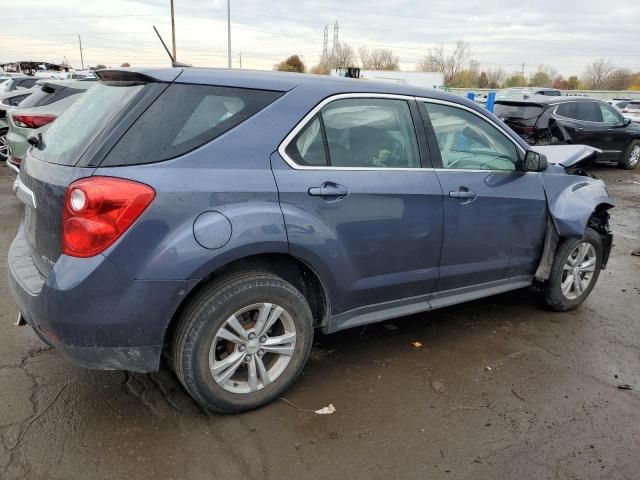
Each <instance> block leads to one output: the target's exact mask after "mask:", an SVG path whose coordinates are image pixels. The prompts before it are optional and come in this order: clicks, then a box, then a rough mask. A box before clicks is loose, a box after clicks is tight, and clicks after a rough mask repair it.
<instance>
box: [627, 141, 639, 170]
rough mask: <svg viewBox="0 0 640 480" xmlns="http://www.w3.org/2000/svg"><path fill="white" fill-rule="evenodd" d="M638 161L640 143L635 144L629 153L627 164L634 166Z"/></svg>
mask: <svg viewBox="0 0 640 480" xmlns="http://www.w3.org/2000/svg"><path fill="white" fill-rule="evenodd" d="M638 162H640V145H636V146H635V147H633V149H632V150H631V153H629V166H630V167H635V166H636V165H637V164H638Z"/></svg>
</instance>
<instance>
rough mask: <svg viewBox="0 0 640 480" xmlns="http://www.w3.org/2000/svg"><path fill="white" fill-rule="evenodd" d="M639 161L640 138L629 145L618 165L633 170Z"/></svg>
mask: <svg viewBox="0 0 640 480" xmlns="http://www.w3.org/2000/svg"><path fill="white" fill-rule="evenodd" d="M638 163H640V140H634V141H632V142H631V143H630V144H629V146H628V147H627V150H626V151H625V152H624V157H623V158H622V160H621V161H620V163H618V165H619V166H620V168H624V169H625V170H633V169H634V168H636V167H637V166H638Z"/></svg>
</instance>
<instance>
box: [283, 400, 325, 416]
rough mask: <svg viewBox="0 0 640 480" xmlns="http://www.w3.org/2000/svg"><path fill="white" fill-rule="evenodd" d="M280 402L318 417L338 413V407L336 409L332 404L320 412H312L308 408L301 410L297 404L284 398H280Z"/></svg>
mask: <svg viewBox="0 0 640 480" xmlns="http://www.w3.org/2000/svg"><path fill="white" fill-rule="evenodd" d="M278 400H281V401H283V402H284V403H286V404H287V405H291V406H292V407H293V408H295V409H296V410H300V411H301V412H308V413H316V414H318V415H331V414H332V413H333V412H335V411H336V407H334V406H333V404H332V403H330V404H329V405H327V406H326V407H322V408H321V409H320V410H311V409H308V408H300V407H299V406H297V405H296V404H295V403H293V402H290V401H289V400H287V399H286V398H284V397H279V398H278Z"/></svg>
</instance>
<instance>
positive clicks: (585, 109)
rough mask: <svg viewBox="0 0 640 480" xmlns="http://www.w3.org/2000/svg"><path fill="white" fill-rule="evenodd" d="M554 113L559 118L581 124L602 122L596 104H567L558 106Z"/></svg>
mask: <svg viewBox="0 0 640 480" xmlns="http://www.w3.org/2000/svg"><path fill="white" fill-rule="evenodd" d="M556 113H557V114H558V115H560V116H561V117H566V118H572V119H574V120H581V121H583V122H602V113H601V112H600V108H599V106H598V104H597V103H596V102H569V103H561V104H560V105H558V109H557V110H556Z"/></svg>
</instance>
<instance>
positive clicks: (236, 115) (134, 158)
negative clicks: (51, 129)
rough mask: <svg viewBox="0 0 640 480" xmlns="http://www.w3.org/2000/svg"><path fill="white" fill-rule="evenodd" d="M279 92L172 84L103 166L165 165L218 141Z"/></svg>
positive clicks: (134, 125)
mask: <svg viewBox="0 0 640 480" xmlns="http://www.w3.org/2000/svg"><path fill="white" fill-rule="evenodd" d="M280 95H282V93H281V92H273V91H267V90H251V89H246V88H232V87H216V86H210V85H186V84H172V85H170V86H169V87H168V88H167V90H166V91H165V92H163V93H162V95H160V97H159V98H158V99H157V100H156V101H155V102H154V103H153V104H152V105H151V106H150V107H149V108H148V109H147V110H146V111H145V112H144V113H143V114H142V115H141V116H140V118H138V120H136V122H135V123H134V124H133V126H132V127H131V128H130V129H129V130H128V131H127V133H126V134H125V135H124V136H123V137H122V138H121V139H120V141H119V142H118V144H117V145H116V146H115V147H114V148H113V150H112V151H111V152H110V153H109V155H108V156H107V157H106V158H105V160H104V161H103V162H102V166H116V165H138V164H144V163H153V162H161V161H163V160H168V159H170V158H175V157H177V156H179V155H183V154H185V153H187V152H190V151H191V150H194V149H195V148H198V147H200V146H202V145H204V144H205V143H207V142H210V141H211V140H213V139H215V138H217V137H219V136H220V135H222V134H223V133H225V132H227V131H228V130H230V129H232V128H234V127H235V126H237V125H239V124H240V123H242V122H243V121H244V120H246V119H247V118H249V117H251V116H252V115H254V114H255V113H257V112H258V111H259V110H261V109H262V108H264V107H266V106H267V105H268V104H270V103H271V102H273V101H274V100H275V99H276V98H278V97H279V96H280Z"/></svg>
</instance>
